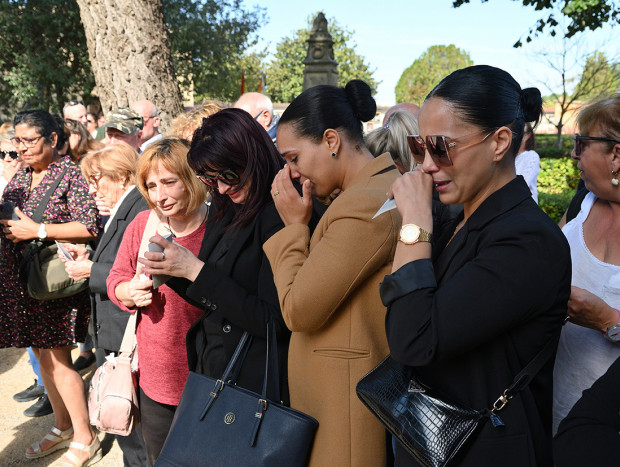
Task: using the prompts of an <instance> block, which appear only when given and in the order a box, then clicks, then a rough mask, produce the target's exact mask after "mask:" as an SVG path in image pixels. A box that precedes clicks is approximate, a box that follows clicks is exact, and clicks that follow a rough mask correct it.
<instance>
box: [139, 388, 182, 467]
mask: <svg viewBox="0 0 620 467" xmlns="http://www.w3.org/2000/svg"><path fill="white" fill-rule="evenodd" d="M176 410H177V406H176V405H168V404H161V403H159V402H156V401H154V400H153V399H151V398H150V397H149V396H147V395H146V394H144V391H143V390H142V388H140V425H141V426H142V436H143V437H144V444H145V446H146V455H147V456H148V460H149V462H150V464H151V465H155V461H156V460H157V458H158V457H159V453H160V452H161V449H162V448H163V447H164V441H166V436H168V432H169V431H170V425H172V419H173V418H174V412H175V411H176Z"/></svg>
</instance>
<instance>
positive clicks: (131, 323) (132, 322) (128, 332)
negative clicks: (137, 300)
mask: <svg viewBox="0 0 620 467" xmlns="http://www.w3.org/2000/svg"><path fill="white" fill-rule="evenodd" d="M158 222H159V217H158V216H157V213H156V212H155V211H154V210H151V212H150V213H149V218H148V220H147V221H146V227H145V228H144V232H143V233H142V240H141V242H140V248H139V249H138V258H139V257H140V252H142V251H145V250H146V249H147V246H148V243H149V238H151V237H152V236H153V235H154V234H155V232H157V223H158ZM136 267H137V266H136ZM138 313H139V308H138V309H136V311H135V313H131V316H130V317H129V320H128V321H127V326H125V332H124V333H123V340H122V341H121V347H120V349H119V354H120V353H123V352H125V353H132V352H133V351H134V349H135V348H136V344H137V342H136V323H137V321H138Z"/></svg>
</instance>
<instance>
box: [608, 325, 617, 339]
mask: <svg viewBox="0 0 620 467" xmlns="http://www.w3.org/2000/svg"><path fill="white" fill-rule="evenodd" d="M607 337H608V338H609V339H610V340H612V341H614V342H618V341H620V324H614V325H613V326H610V327H609V328H608V329H607Z"/></svg>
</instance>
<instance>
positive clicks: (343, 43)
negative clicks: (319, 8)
mask: <svg viewBox="0 0 620 467" xmlns="http://www.w3.org/2000/svg"><path fill="white" fill-rule="evenodd" d="M315 16H316V14H315V15H312V17H311V18H309V19H308V27H307V28H304V29H298V30H297V31H295V33H294V34H293V35H292V36H290V37H285V38H283V39H282V40H281V41H280V42H279V43H278V44H277V45H276V52H275V54H274V57H273V59H272V60H271V62H270V63H269V65H268V68H267V94H268V95H269V97H270V98H271V100H273V101H274V102H291V101H292V100H293V99H294V98H295V97H296V96H298V95H299V94H300V93H301V91H302V88H303V80H304V77H303V73H304V63H303V61H304V59H305V58H306V53H307V52H308V44H307V42H306V41H307V40H308V38H309V37H310V31H311V29H312V20H313V19H314V17H315ZM327 29H328V31H329V33H330V34H331V35H332V39H333V41H334V59H335V60H336V61H337V62H338V85H339V86H344V85H345V84H346V83H347V82H348V81H350V80H352V79H361V80H363V81H365V82H366V83H368V85H369V86H370V88H371V89H372V92H373V93H375V92H376V90H377V86H378V85H379V82H377V80H375V79H374V77H373V74H374V72H375V70H373V69H371V67H370V65H369V64H368V63H366V59H365V58H364V57H362V56H361V55H359V54H358V53H357V51H356V50H355V49H356V44H355V42H354V41H353V36H354V34H355V32H354V31H350V30H348V29H346V27H344V26H341V25H340V24H338V22H337V21H336V20H335V19H334V18H329V19H328V20H327Z"/></svg>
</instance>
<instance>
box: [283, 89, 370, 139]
mask: <svg viewBox="0 0 620 467" xmlns="http://www.w3.org/2000/svg"><path fill="white" fill-rule="evenodd" d="M376 113H377V103H376V102H375V100H374V99H373V97H372V90H371V89H370V86H368V84H366V83H365V82H364V81H361V80H359V79H354V80H351V81H349V82H348V83H347V84H346V86H345V87H344V88H339V87H336V86H330V85H327V84H322V85H319V86H314V87H312V88H310V89H306V90H305V91H304V92H302V93H301V94H300V95H299V96H297V98H295V100H294V101H293V102H291V105H289V106H288V107H287V108H286V110H285V111H284V113H283V114H282V117H280V120H279V122H278V124H279V125H284V124H291V125H293V128H294V130H295V133H296V135H297V136H300V137H305V138H309V139H310V140H311V141H313V142H314V143H318V142H319V141H321V139H322V138H323V133H324V132H325V130H327V129H328V128H331V129H334V130H336V129H339V130H342V131H343V132H344V133H345V134H346V135H347V136H348V137H349V139H350V140H351V141H353V142H356V143H360V144H363V141H364V136H363V134H364V133H363V127H362V122H367V121H369V120H372V119H373V118H374V117H375V115H376Z"/></svg>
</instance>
